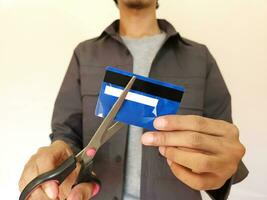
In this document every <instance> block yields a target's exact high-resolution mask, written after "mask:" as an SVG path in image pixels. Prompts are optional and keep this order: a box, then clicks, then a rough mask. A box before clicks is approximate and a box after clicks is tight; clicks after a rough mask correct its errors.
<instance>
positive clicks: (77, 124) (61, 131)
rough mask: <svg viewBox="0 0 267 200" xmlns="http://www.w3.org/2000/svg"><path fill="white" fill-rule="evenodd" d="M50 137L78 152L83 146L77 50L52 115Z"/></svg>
mask: <svg viewBox="0 0 267 200" xmlns="http://www.w3.org/2000/svg"><path fill="white" fill-rule="evenodd" d="M51 126H52V133H51V134H50V139H51V141H52V142H54V141H55V140H62V141H64V142H66V143H67V144H68V145H70V147H71V148H72V150H73V152H74V153H77V152H79V151H80V150H81V148H82V100H81V91H80V73H79V60H78V55H77V50H75V51H74V54H73V56H72V59H71V62H70V64H69V67H68V70H67V72H66V75H65V77H64V80H63V83H62V85H61V88H60V90H59V93H58V96H57V98H56V102H55V105H54V112H53V117H52V124H51Z"/></svg>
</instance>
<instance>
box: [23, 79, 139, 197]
mask: <svg viewBox="0 0 267 200" xmlns="http://www.w3.org/2000/svg"><path fill="white" fill-rule="evenodd" d="M135 79H136V77H135V76H133V77H132V78H131V80H130V81H129V82H128V84H127V86H126V87H125V89H124V90H123V92H122V93H121V95H120V97H119V98H118V99H117V101H116V102H115V104H114V105H113V106H112V108H111V110H110V111H109V113H108V115H107V116H106V117H105V119H104V120H103V122H102V123H101V125H100V126H99V128H98V129H97V131H96V132H95V134H94V136H93V137H92V139H91V141H90V142H89V143H88V145H87V146H86V147H85V148H84V149H83V150H81V151H80V152H79V153H78V154H76V155H71V156H70V157H68V158H67V159H66V160H65V161H64V162H63V163H62V164H61V165H59V166H58V167H57V168H55V169H53V170H51V171H48V172H46V173H44V174H41V175H39V176H37V177H36V178H34V179H33V180H32V181H31V182H30V183H29V184H28V185H27V186H26V187H25V188H24V190H23V191H22V192H21V194H20V197H19V200H26V199H27V198H28V197H29V196H30V194H31V193H32V192H33V191H34V190H35V189H36V188H37V187H39V186H40V185H41V184H43V183H44V182H46V181H51V180H54V181H56V182H57V183H58V185H60V184H61V183H62V182H63V181H64V180H65V179H66V178H67V177H68V176H69V175H70V174H71V172H72V171H73V170H74V169H75V168H76V166H77V163H80V164H81V168H80V172H79V174H78V176H77V179H76V181H75V184H74V186H75V185H77V184H79V183H83V182H96V183H97V184H99V185H101V182H100V180H99V179H98V178H97V177H96V175H95V174H93V172H92V168H93V158H94V156H95V154H96V152H97V150H98V149H99V148H100V147H101V146H102V145H103V144H104V143H105V142H106V141H108V140H109V139H110V138H111V137H112V136H113V135H114V134H115V133H116V132H118V131H119V130H120V129H121V128H122V127H123V126H124V124H123V123H121V122H115V123H114V124H113V125H112V126H110V125H111V123H112V121H113V120H114V118H115V117H116V115H117V113H118V111H119V110H120V108H121V106H122V104H123V102H124V100H125V98H126V95H127V93H128V92H129V91H130V89H131V87H132V85H133V83H134V81H135ZM89 149H90V151H91V153H90V155H88V153H86V152H87V151H88V150H89Z"/></svg>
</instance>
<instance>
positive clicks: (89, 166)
mask: <svg viewBox="0 0 267 200" xmlns="http://www.w3.org/2000/svg"><path fill="white" fill-rule="evenodd" d="M79 183H97V184H98V185H99V186H101V182H100V180H99V179H98V178H97V177H96V175H95V174H93V160H91V161H90V162H88V163H86V164H82V165H81V169H80V172H79V174H78V177H77V179H76V182H75V185H77V184H79ZM75 185H73V187H74V186H75Z"/></svg>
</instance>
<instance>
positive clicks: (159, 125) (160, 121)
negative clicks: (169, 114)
mask: <svg viewBox="0 0 267 200" xmlns="http://www.w3.org/2000/svg"><path fill="white" fill-rule="evenodd" d="M153 125H154V127H155V128H156V129H164V127H165V126H166V120H165V119H164V117H158V118H156V119H155V120H154V123H153Z"/></svg>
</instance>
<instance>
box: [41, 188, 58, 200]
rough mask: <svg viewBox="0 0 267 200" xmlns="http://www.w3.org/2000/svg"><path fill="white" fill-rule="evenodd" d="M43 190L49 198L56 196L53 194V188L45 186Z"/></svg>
mask: <svg viewBox="0 0 267 200" xmlns="http://www.w3.org/2000/svg"><path fill="white" fill-rule="evenodd" d="M44 191H45V194H46V195H47V196H48V197H49V198H50V199H55V198H56V196H55V194H54V192H53V190H52V189H51V188H50V187H46V188H45V189H44Z"/></svg>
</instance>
